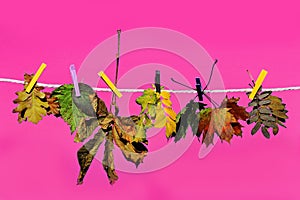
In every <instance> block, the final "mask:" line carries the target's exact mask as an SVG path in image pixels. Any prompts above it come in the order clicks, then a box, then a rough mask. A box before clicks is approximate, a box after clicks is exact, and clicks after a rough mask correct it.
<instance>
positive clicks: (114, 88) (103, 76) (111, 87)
mask: <svg viewBox="0 0 300 200" xmlns="http://www.w3.org/2000/svg"><path fill="white" fill-rule="evenodd" d="M98 75H99V76H100V77H101V78H102V80H103V81H104V82H105V83H106V85H107V86H108V87H109V88H110V89H111V90H112V91H113V93H115V94H116V95H117V96H118V97H119V98H121V97H122V94H121V92H120V91H119V90H118V88H117V87H116V86H115V85H114V84H113V83H112V82H111V80H110V79H109V78H108V77H107V76H106V74H105V73H104V72H103V71H100V72H99V73H98Z"/></svg>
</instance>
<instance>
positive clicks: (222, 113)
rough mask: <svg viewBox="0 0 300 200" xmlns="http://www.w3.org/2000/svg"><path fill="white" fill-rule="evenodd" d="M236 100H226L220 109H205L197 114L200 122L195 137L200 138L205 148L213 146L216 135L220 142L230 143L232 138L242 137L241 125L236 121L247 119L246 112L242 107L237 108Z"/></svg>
mask: <svg viewBox="0 0 300 200" xmlns="http://www.w3.org/2000/svg"><path fill="white" fill-rule="evenodd" d="M238 101H239V99H238V98H231V99H228V98H227V97H226V98H225V99H224V100H223V102H222V103H221V106H220V108H207V109H203V110H201V111H200V113H199V117H200V121H199V126H198V133H197V136H198V137H200V136H201V135H203V137H202V142H203V143H205V144H206V145H207V146H208V145H210V144H213V138H214V134H215V133H216V134H217V135H218V136H219V137H220V139H221V141H224V140H225V141H227V142H228V143H230V141H231V139H232V137H233V136H234V135H236V136H242V129H241V128H242V127H243V126H242V125H241V124H240V122H239V121H238V120H244V121H245V120H246V119H248V116H249V114H248V112H247V111H246V110H245V108H244V107H241V106H239V105H238V104H237V103H238Z"/></svg>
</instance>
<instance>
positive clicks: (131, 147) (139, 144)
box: [112, 117, 148, 166]
mask: <svg viewBox="0 0 300 200" xmlns="http://www.w3.org/2000/svg"><path fill="white" fill-rule="evenodd" d="M137 133H138V132H137V128H136V126H135V123H134V122H133V120H132V119H131V117H129V118H128V117H115V118H114V125H113V128H112V134H113V138H114V141H115V143H116V145H117V146H118V147H119V148H120V149H121V151H122V153H123V155H124V157H125V158H126V159H127V160H128V161H131V162H133V163H135V165H136V166H138V165H139V164H140V163H141V162H143V159H144V157H145V156H146V153H147V152H148V150H147V148H146V147H145V146H144V145H143V143H145V144H147V140H146V138H138V139H137V140H136V137H135V136H136V135H137Z"/></svg>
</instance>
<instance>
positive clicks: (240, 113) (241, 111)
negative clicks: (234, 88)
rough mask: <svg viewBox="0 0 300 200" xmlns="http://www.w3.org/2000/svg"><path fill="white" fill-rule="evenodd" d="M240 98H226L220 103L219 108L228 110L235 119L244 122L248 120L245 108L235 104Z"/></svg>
mask: <svg viewBox="0 0 300 200" xmlns="http://www.w3.org/2000/svg"><path fill="white" fill-rule="evenodd" d="M239 100H240V98H234V97H232V98H230V99H228V98H227V97H226V98H225V99H224V100H223V101H222V103H221V105H220V107H221V108H230V110H229V112H230V113H231V114H232V115H233V116H234V117H235V118H236V119H237V120H243V121H246V120H247V119H248V118H249V113H248V112H247V111H246V108H245V107H243V106H239V105H238V104H237V103H238V101H239Z"/></svg>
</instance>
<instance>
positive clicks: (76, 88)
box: [70, 64, 80, 97]
mask: <svg viewBox="0 0 300 200" xmlns="http://www.w3.org/2000/svg"><path fill="white" fill-rule="evenodd" d="M70 72H71V76H72V80H73V84H74V89H75V96H76V97H80V90H79V85H78V81H77V75H76V69H75V65H74V64H72V65H70Z"/></svg>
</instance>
